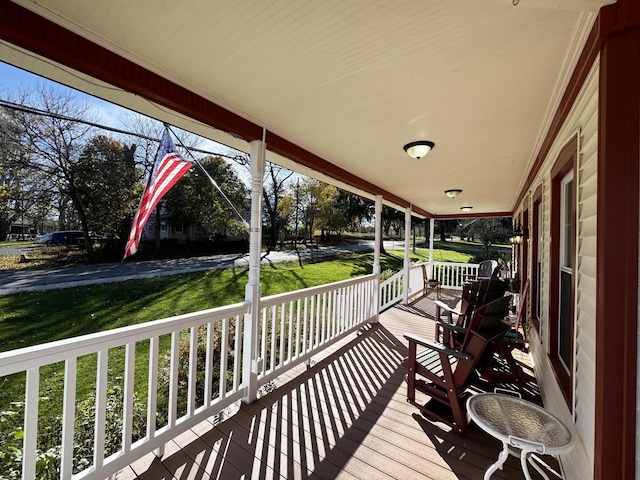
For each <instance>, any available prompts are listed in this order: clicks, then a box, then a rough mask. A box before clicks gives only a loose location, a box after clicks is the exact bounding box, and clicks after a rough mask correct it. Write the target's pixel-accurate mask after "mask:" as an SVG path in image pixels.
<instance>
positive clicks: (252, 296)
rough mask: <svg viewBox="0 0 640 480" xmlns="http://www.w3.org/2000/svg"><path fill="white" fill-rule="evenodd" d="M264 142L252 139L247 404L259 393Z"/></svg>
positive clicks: (244, 369)
mask: <svg viewBox="0 0 640 480" xmlns="http://www.w3.org/2000/svg"><path fill="white" fill-rule="evenodd" d="M264 165H265V143H264V141H259V140H254V141H253V142H251V226H250V228H249V281H248V282H247V285H246V287H245V297H244V298H245V302H246V303H249V304H250V307H249V312H248V313H247V314H245V322H244V346H243V349H242V351H243V359H242V382H243V383H244V385H245V396H244V398H243V399H242V400H243V402H245V403H251V402H253V401H254V400H255V399H256V396H257V393H258V372H259V371H260V363H261V362H262V361H264V359H261V358H259V357H258V323H259V319H260V297H261V291H260V251H261V248H262V188H263V187H262V182H263V179H264Z"/></svg>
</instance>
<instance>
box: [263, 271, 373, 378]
mask: <svg viewBox="0 0 640 480" xmlns="http://www.w3.org/2000/svg"><path fill="white" fill-rule="evenodd" d="M377 283H378V282H377V277H376V276H375V275H368V276H366V277H360V278H357V279H353V280H345V281H343V282H337V283H332V284H329V285H323V286H321V287H315V288H307V289H304V290H298V291H296V292H289V293H285V294H280V295H274V296H271V297H264V298H263V299H262V300H261V302H260V303H261V305H260V306H261V313H260V320H259V330H260V332H259V342H258V345H259V352H260V359H261V362H260V366H259V369H258V379H259V380H258V383H259V385H264V384H265V383H267V382H269V381H270V380H272V379H273V378H275V377H276V376H278V375H280V374H281V373H282V372H283V371H286V370H288V369H290V368H293V367H294V366H296V365H298V364H300V363H301V362H303V361H305V360H308V359H309V358H311V356H312V355H315V354H317V353H318V352H319V351H320V350H322V349H324V348H326V347H328V346H329V345H331V344H332V343H334V342H336V341H338V340H340V339H341V338H342V337H344V336H345V335H347V334H349V333H351V332H352V331H354V330H356V329H358V328H360V327H361V326H362V325H363V324H364V323H367V322H369V321H371V320H373V319H374V318H375V317H377V314H378V310H377V308H375V301H374V299H375V293H376V288H377Z"/></svg>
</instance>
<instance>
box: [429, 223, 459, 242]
mask: <svg viewBox="0 0 640 480" xmlns="http://www.w3.org/2000/svg"><path fill="white" fill-rule="evenodd" d="M434 228H435V230H437V231H438V233H439V234H440V241H441V242H446V241H447V234H448V233H453V232H455V231H456V229H457V228H458V222H457V221H456V220H436V222H435V225H434Z"/></svg>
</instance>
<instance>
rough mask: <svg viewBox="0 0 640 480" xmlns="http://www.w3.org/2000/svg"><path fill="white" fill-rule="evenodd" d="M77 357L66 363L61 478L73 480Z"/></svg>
mask: <svg viewBox="0 0 640 480" xmlns="http://www.w3.org/2000/svg"><path fill="white" fill-rule="evenodd" d="M77 370H78V369H77V359H76V357H73V358H69V359H67V360H65V362H64V397H63V403H62V409H63V413H62V452H61V459H60V478H61V479H62V480H71V476H72V475H73V435H74V425H75V415H76V374H77Z"/></svg>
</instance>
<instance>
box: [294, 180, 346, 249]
mask: <svg viewBox="0 0 640 480" xmlns="http://www.w3.org/2000/svg"><path fill="white" fill-rule="evenodd" d="M336 195H337V189H336V188H335V187H333V186H331V185H327V184H326V183H322V182H321V181H319V180H316V179H314V178H305V179H304V180H303V181H302V185H301V186H300V198H301V204H302V222H303V224H304V228H305V232H306V234H307V238H308V239H309V240H310V241H313V235H314V232H315V229H316V227H319V228H320V229H321V235H322V236H323V237H324V235H325V232H326V230H327V228H329V226H330V224H331V215H332V214H333V213H332V212H333V209H332V208H331V205H332V203H333V200H334V198H335V196H336Z"/></svg>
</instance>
